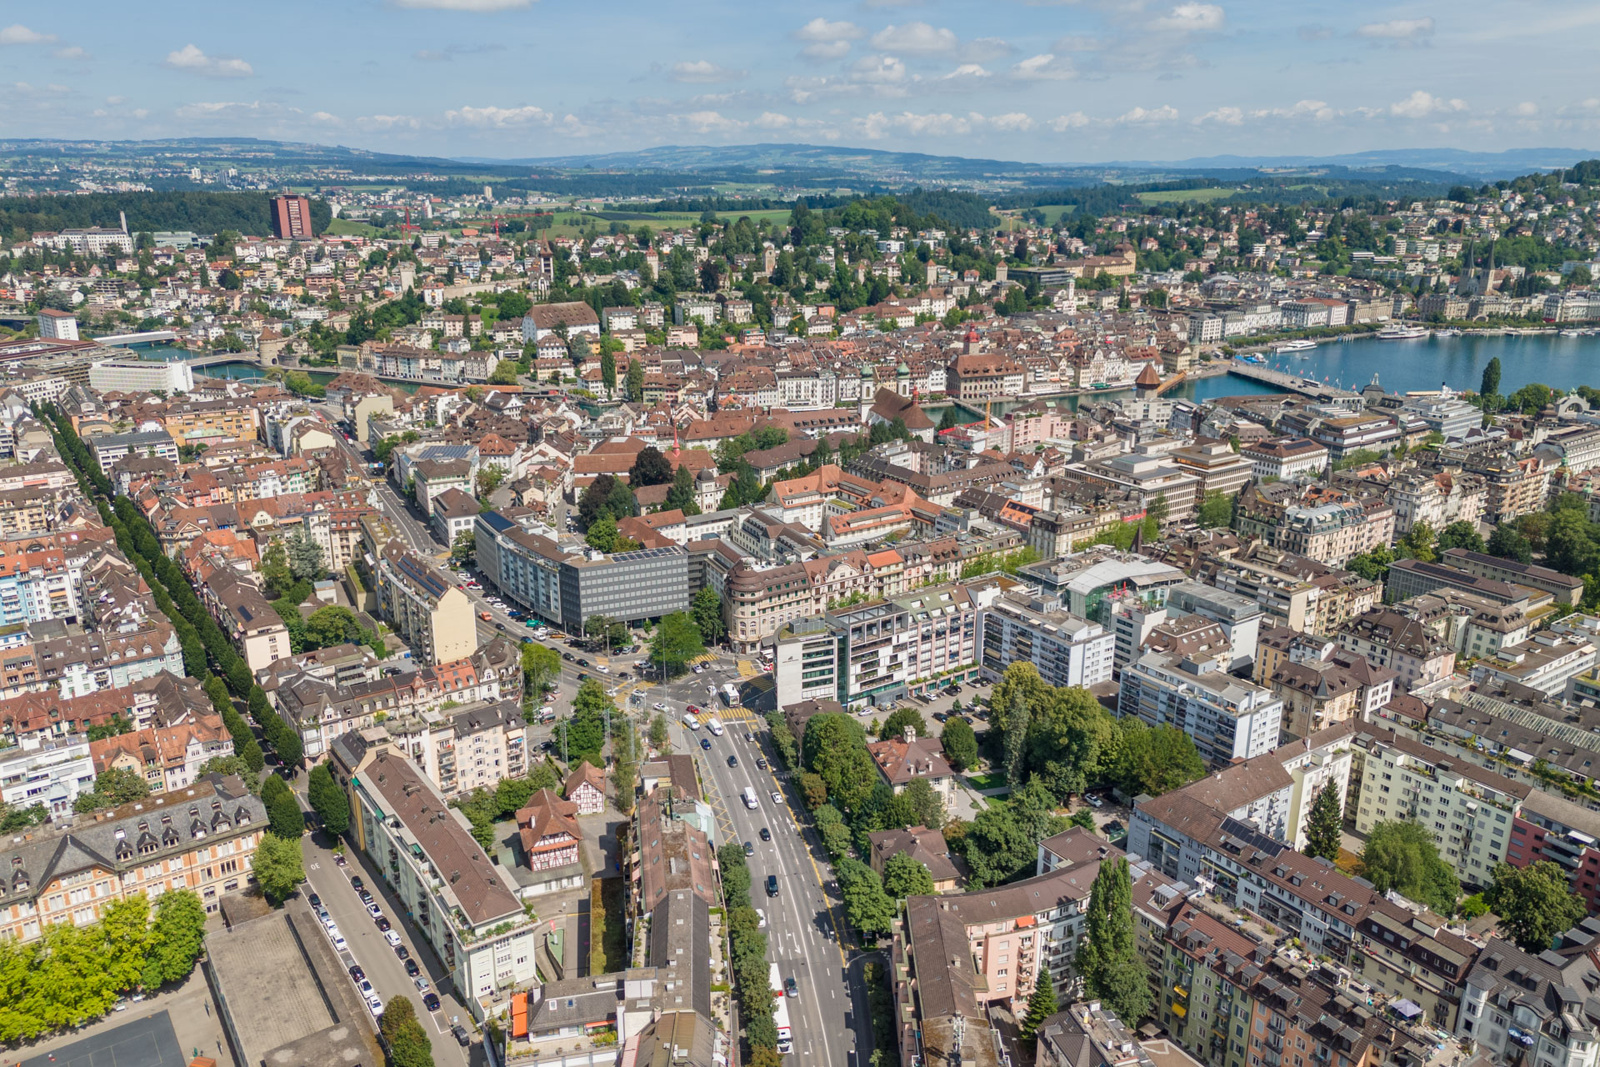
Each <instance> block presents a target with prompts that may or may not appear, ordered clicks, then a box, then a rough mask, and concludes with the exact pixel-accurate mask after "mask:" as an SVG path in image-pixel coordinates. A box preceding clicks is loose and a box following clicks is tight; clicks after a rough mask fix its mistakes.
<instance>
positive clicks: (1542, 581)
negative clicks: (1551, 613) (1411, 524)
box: [1439, 548, 1583, 607]
mask: <svg viewBox="0 0 1600 1067" xmlns="http://www.w3.org/2000/svg"><path fill="white" fill-rule="evenodd" d="M1439 562H1441V563H1444V564H1446V565H1448V566H1451V567H1456V568H1459V569H1460V570H1463V571H1466V572H1467V573H1468V574H1473V575H1477V576H1478V577H1480V578H1488V579H1491V580H1493V581H1498V582H1506V583H1508V584H1510V585H1522V586H1527V587H1528V588H1530V589H1537V590H1540V591H1541V592H1545V593H1549V594H1550V595H1551V596H1552V597H1554V598H1555V601H1556V603H1558V604H1561V605H1564V606H1566V607H1577V606H1578V604H1579V603H1580V602H1581V601H1582V600H1583V579H1582V578H1574V577H1573V576H1572V575H1570V574H1562V573H1561V572H1560V571H1558V570H1552V569H1551V568H1549V567H1540V566H1538V565H1537V564H1533V563H1519V562H1517V561H1516V560H1514V559H1501V558H1500V557H1499V556H1491V555H1488V554H1487V553H1484V552H1473V551H1470V550H1468V549H1465V548H1447V549H1445V550H1444V552H1443V553H1441V554H1440V556H1439Z"/></svg>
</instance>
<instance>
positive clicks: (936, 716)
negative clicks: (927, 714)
mask: <svg viewBox="0 0 1600 1067" xmlns="http://www.w3.org/2000/svg"><path fill="white" fill-rule="evenodd" d="M949 718H950V716H948V715H946V714H945V713H944V712H942V711H936V712H934V713H933V721H934V722H944V721H946V720H947V719H949Z"/></svg>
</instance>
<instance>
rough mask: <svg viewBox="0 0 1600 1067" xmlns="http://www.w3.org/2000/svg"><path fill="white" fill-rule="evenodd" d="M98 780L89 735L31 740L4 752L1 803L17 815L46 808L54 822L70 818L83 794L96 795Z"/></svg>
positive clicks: (0, 772) (0, 761)
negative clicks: (30, 809) (62, 818)
mask: <svg viewBox="0 0 1600 1067" xmlns="http://www.w3.org/2000/svg"><path fill="white" fill-rule="evenodd" d="M94 776H95V764H94V758H93V756H91V755H90V752H89V738H88V735H87V734H69V735H67V736H66V737H60V738H47V737H34V738H30V739H29V740H28V741H27V742H26V743H25V744H24V745H21V746H12V747H10V748H7V749H6V750H5V751H3V752H0V802H4V803H5V804H6V805H7V807H9V808H10V809H11V810H13V811H22V810H24V809H26V808H31V807H33V806H34V805H35V804H43V805H44V807H45V810H46V811H48V812H49V813H50V815H51V816H52V817H54V818H59V817H63V816H70V815H71V814H72V804H73V801H75V800H77V799H78V796H79V794H82V793H91V792H93V791H94ZM159 791H160V790H158V792H159Z"/></svg>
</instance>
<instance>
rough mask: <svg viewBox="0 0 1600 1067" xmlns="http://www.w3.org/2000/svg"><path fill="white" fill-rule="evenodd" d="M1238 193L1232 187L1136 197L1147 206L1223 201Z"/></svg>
mask: <svg viewBox="0 0 1600 1067" xmlns="http://www.w3.org/2000/svg"><path fill="white" fill-rule="evenodd" d="M1238 191H1239V190H1238V189H1235V188H1233V187H1232V186H1221V187H1217V188H1211V189H1161V190H1157V191H1155V192H1145V193H1135V194H1134V195H1135V196H1137V197H1138V198H1139V200H1140V201H1141V202H1143V203H1146V204H1177V203H1180V202H1182V201H1185V200H1221V199H1222V198H1223V197H1225V196H1232V195H1233V194H1234V193H1236V192H1238Z"/></svg>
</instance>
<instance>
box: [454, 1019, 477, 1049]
mask: <svg viewBox="0 0 1600 1067" xmlns="http://www.w3.org/2000/svg"><path fill="white" fill-rule="evenodd" d="M450 1032H451V1033H452V1034H454V1035H455V1038H456V1044H458V1045H460V1046H461V1047H462V1048H466V1047H467V1046H468V1045H470V1044H472V1035H471V1034H469V1033H468V1032H467V1028H466V1027H465V1026H462V1025H461V1024H460V1023H456V1024H455V1025H454V1026H452V1027H451V1028H450Z"/></svg>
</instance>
